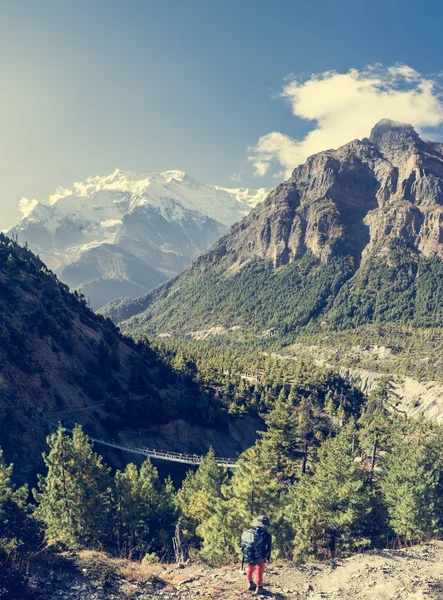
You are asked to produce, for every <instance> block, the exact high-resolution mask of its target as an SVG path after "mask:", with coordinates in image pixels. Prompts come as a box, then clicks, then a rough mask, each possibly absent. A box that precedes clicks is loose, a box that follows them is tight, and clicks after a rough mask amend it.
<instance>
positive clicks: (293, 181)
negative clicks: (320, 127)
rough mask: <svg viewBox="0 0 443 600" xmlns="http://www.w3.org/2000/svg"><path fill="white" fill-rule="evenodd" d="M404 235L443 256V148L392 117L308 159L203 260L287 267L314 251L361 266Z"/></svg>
mask: <svg viewBox="0 0 443 600" xmlns="http://www.w3.org/2000/svg"><path fill="white" fill-rule="evenodd" d="M398 237H400V238H403V239H405V240H406V241H407V242H408V243H410V244H412V245H413V246H414V247H415V248H416V249H417V250H418V251H419V252H420V253H421V254H423V255H424V256H439V257H442V256H443V244H442V242H443V153H442V148H441V145H439V144H434V143H426V142H424V141H423V140H421V139H420V137H419V136H418V134H417V133H416V132H415V130H414V129H413V128H412V127H411V126H410V125H406V124H402V123H396V122H393V121H389V120H387V119H385V120H382V121H380V122H379V123H378V124H377V125H376V126H375V127H374V128H373V130H372V132H371V134H370V136H369V138H365V139H363V140H354V141H352V142H350V143H348V144H346V145H345V146H342V147H341V148H338V149H337V150H327V151H325V152H320V153H319V154H316V155H314V156H311V157H310V158H308V160H307V161H306V162H305V163H304V164H303V165H300V166H299V167H297V168H296V169H294V172H293V174H292V177H291V178H290V179H288V181H286V182H285V183H283V184H281V185H280V186H278V187H277V188H276V189H275V190H274V191H273V192H271V194H270V195H269V197H268V198H267V200H266V201H265V202H264V203H263V204H261V205H259V206H258V207H257V208H256V209H255V210H254V211H252V213H250V215H248V216H247V217H245V218H244V219H243V220H242V221H241V222H240V223H237V224H236V225H234V226H233V228H232V229H231V232H230V233H229V234H228V235H226V236H225V237H223V238H222V239H221V240H220V241H219V242H218V243H216V244H215V246H214V247H213V248H212V250H211V251H210V252H209V253H207V254H206V255H204V256H202V257H201V258H200V259H199V260H198V261H197V265H198V266H199V267H205V265H207V264H211V263H212V264H213V263H214V262H217V261H219V260H220V258H222V257H223V258H224V259H225V261H226V258H227V257H229V261H227V262H231V263H236V264H237V265H238V266H241V265H242V264H245V263H246V262H249V261H250V260H251V259H252V258H257V257H258V258H264V259H266V260H270V261H272V262H273V263H274V265H275V266H280V265H284V264H287V263H290V262H293V261H295V260H297V258H299V257H300V256H301V255H302V254H303V253H305V252H306V250H309V251H310V252H312V254H313V255H314V256H316V257H318V258H319V259H320V260H321V261H327V260H328V259H329V258H330V257H331V256H333V255H335V254H336V253H337V252H340V253H345V254H349V255H351V256H352V257H353V259H354V261H355V264H356V266H358V264H359V263H360V261H361V260H364V258H365V257H366V256H367V255H368V253H370V252H372V251H373V250H374V249H379V248H380V247H383V246H385V245H386V243H387V242H388V241H389V240H390V239H392V238H398Z"/></svg>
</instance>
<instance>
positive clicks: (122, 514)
mask: <svg viewBox="0 0 443 600" xmlns="http://www.w3.org/2000/svg"><path fill="white" fill-rule="evenodd" d="M114 481H115V500H116V508H115V515H114V516H115V523H116V538H117V547H118V550H119V552H120V553H121V554H124V555H126V556H131V555H132V554H134V553H135V554H137V555H138V556H142V555H144V554H146V553H148V552H149V553H152V552H156V553H158V554H162V555H164V554H166V553H168V551H169V550H170V540H171V538H172V532H173V528H174V523H175V507H174V490H173V487H172V484H171V482H170V481H168V482H167V483H166V484H165V485H163V484H162V483H161V481H160V478H159V475H158V470H157V469H156V468H155V467H154V466H153V465H152V463H151V461H150V460H149V459H147V460H145V462H144V463H143V464H142V466H141V468H140V470H138V469H137V467H136V466H135V465H134V464H132V463H130V464H128V465H127V466H126V469H125V470H124V471H117V472H116V474H115V478H114Z"/></svg>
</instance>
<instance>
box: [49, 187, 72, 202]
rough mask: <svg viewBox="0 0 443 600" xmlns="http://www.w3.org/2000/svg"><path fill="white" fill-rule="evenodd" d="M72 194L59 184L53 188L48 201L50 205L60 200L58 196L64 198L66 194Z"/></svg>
mask: <svg viewBox="0 0 443 600" xmlns="http://www.w3.org/2000/svg"><path fill="white" fill-rule="evenodd" d="M71 194H72V190H68V189H67V188H64V187H62V186H61V185H59V186H58V188H57V189H56V190H55V192H54V194H51V195H50V196H49V198H48V203H49V204H50V205H51V206H52V205H53V204H55V203H56V202H57V200H60V198H66V196H70V195H71Z"/></svg>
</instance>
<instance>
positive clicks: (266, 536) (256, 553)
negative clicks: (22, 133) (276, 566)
mask: <svg viewBox="0 0 443 600" xmlns="http://www.w3.org/2000/svg"><path fill="white" fill-rule="evenodd" d="M269 525H270V523H269V519H268V517H266V516H265V515H260V516H259V517H255V519H254V520H253V521H252V523H251V529H247V530H246V531H244V532H243V533H242V536H241V551H242V557H243V559H242V570H243V565H244V564H245V563H246V564H247V565H248V570H247V573H246V575H247V577H248V582H249V588H248V590H249V591H252V592H253V591H255V593H256V594H258V595H259V594H264V590H263V574H264V572H265V563H266V561H268V562H269V561H270V560H271V546H272V536H271V534H270V533H268V532H267V529H268V527H269ZM255 569H257V584H255V583H254V571H255Z"/></svg>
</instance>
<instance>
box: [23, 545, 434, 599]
mask: <svg viewBox="0 0 443 600" xmlns="http://www.w3.org/2000/svg"><path fill="white" fill-rule="evenodd" d="M31 587H32V588H33V590H34V594H35V597H36V598H39V600H55V599H58V600H59V599H66V600H160V599H161V600H188V599H194V598H197V599H199V600H215V599H216V600H230V599H238V600H245V599H247V598H252V597H254V595H253V594H251V593H250V592H247V591H245V587H246V586H245V576H244V573H242V572H241V570H240V569H239V566H238V565H234V566H232V567H223V568H220V569H210V568H208V567H204V566H201V565H196V564H193V565H186V566H177V565H146V566H144V565H140V564H139V563H135V562H131V561H124V560H116V559H110V558H108V557H106V556H104V555H102V554H99V553H93V552H82V553H80V554H64V555H63V554H62V555H57V556H55V557H54V558H53V559H48V557H46V558H45V560H41V559H39V560H36V561H35V562H34V563H33V565H32V568H31ZM265 588H266V596H267V597H268V598H275V599H279V600H284V599H289V598H292V599H294V600H351V599H352V600H424V599H435V600H437V599H438V600H441V599H443V542H432V543H428V544H424V545H421V546H415V547H412V548H408V549H403V550H384V551H377V552H369V553H366V554H360V555H356V556H353V557H351V558H348V559H345V560H338V561H336V562H335V563H334V564H325V563H310V564H308V565H303V566H296V565H292V564H290V563H279V562H276V563H275V564H272V565H270V566H269V568H268V569H267V573H266V577H265ZM34 594H33V595H34ZM17 600H21V599H19V598H17Z"/></svg>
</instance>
